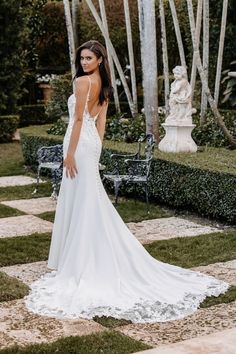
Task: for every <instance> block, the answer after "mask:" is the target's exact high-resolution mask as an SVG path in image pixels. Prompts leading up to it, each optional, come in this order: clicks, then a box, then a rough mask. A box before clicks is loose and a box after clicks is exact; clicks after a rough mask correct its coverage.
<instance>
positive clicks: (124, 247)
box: [25, 41, 229, 323]
mask: <svg viewBox="0 0 236 354" xmlns="http://www.w3.org/2000/svg"><path fill="white" fill-rule="evenodd" d="M111 93H112V87H111V81H110V72H109V67H108V62H107V54H106V50H105V48H104V47H103V46H102V45H101V44H100V43H99V42H97V41H89V42H86V43H84V44H83V45H82V46H80V47H79V48H78V50H77V54H76V79H75V94H73V95H71V96H70V97H69V100H68V107H69V115H70V121H69V125H68V128H67V131H66V134H65V137H64V142H63V149H64V169H63V179H62V183H61V188H60V193H59V197H58V203H57V208H56V215H55V222H54V227H53V234H52V240H51V246H50V253H49V259H48V268H50V269H51V271H50V272H48V273H46V274H45V275H43V276H42V277H41V278H40V279H39V280H37V281H35V282H34V283H33V284H32V285H31V291H30V293H29V295H28V296H26V298H25V302H26V305H27V307H28V309H29V310H31V311H32V312H34V313H37V314H41V315H46V316H51V317H57V318H71V319H75V318H87V319H91V318H93V317H94V316H104V315H105V316H113V317H115V318H118V319H119V318H124V319H128V320H131V321H132V322H134V323H145V322H163V321H168V320H175V319H180V318H183V317H184V316H187V315H190V314H192V313H193V312H194V311H196V310H197V308H198V307H199V304H200V302H202V301H203V300H204V299H205V298H206V297H207V296H212V295H214V296H218V295H219V294H221V293H224V292H226V290H227V289H228V287H229V285H228V284H227V283H225V282H223V281H220V280H217V279H215V278H213V277H210V276H206V275H203V274H201V273H198V272H193V271H191V270H187V269H182V268H180V267H177V266H173V265H170V264H166V263H162V262H159V261H157V260H155V259H154V258H153V257H151V256H150V255H149V253H148V252H147V251H146V250H145V249H144V248H143V246H142V245H141V244H140V243H139V241H138V240H137V239H136V238H135V236H133V235H132V234H131V232H130V231H129V229H128V227H127V226H126V225H125V223H124V222H123V220H122V219H121V217H120V216H119V214H118V213H117V211H116V209H115V208H114V207H113V205H112V203H111V202H110V200H109V198H108V196H107V194H106V192H105V190H104V187H103V185H102V182H101V179H100V176H99V169H98V163H99V158H100V154H101V148H102V140H103V136H104V131H105V123H106V113H107V107H108V101H109V98H110V96H111Z"/></svg>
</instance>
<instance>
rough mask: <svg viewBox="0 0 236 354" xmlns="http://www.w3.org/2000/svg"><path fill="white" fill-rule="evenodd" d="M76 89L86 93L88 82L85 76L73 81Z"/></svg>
mask: <svg viewBox="0 0 236 354" xmlns="http://www.w3.org/2000/svg"><path fill="white" fill-rule="evenodd" d="M75 86H76V89H77V90H79V91H81V90H82V91H88V88H89V80H88V77H87V76H80V77H77V78H76V79H75Z"/></svg>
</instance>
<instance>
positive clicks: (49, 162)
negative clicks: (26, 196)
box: [33, 144, 63, 199]
mask: <svg viewBox="0 0 236 354" xmlns="http://www.w3.org/2000/svg"><path fill="white" fill-rule="evenodd" d="M37 159H38V173H37V182H36V188H35V190H34V192H33V193H37V192H38V188H39V180H40V173H41V170H42V169H49V170H50V171H51V176H52V187H53V192H52V195H51V197H52V198H54V199H56V198H57V195H58V192H59V188H60V183H61V178H62V172H63V145H62V144H58V145H53V146H42V147H41V148H39V149H38V151H37Z"/></svg>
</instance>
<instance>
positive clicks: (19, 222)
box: [0, 215, 53, 238]
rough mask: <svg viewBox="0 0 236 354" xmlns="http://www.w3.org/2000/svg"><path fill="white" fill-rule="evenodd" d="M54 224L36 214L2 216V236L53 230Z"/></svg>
mask: <svg viewBox="0 0 236 354" xmlns="http://www.w3.org/2000/svg"><path fill="white" fill-rule="evenodd" d="M52 225H53V224H52V223H51V222H49V221H46V220H42V219H40V218H38V217H36V216H34V215H21V216H12V217H9V218H0V238H3V237H16V236H27V235H31V234H33V233H47V232H51V230H52Z"/></svg>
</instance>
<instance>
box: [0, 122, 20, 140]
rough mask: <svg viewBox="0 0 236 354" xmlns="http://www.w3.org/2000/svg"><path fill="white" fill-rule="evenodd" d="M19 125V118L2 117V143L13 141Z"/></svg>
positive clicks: (0, 132)
mask: <svg viewBox="0 0 236 354" xmlns="http://www.w3.org/2000/svg"><path fill="white" fill-rule="evenodd" d="M18 124H19V116H15V115H9V116H0V143H8V142H10V141H12V138H13V136H14V133H15V132H16V129H17V127H18Z"/></svg>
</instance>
